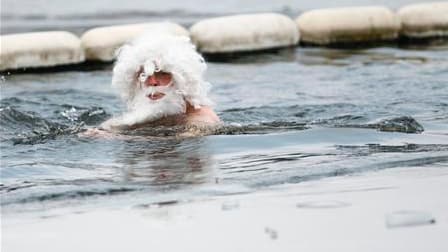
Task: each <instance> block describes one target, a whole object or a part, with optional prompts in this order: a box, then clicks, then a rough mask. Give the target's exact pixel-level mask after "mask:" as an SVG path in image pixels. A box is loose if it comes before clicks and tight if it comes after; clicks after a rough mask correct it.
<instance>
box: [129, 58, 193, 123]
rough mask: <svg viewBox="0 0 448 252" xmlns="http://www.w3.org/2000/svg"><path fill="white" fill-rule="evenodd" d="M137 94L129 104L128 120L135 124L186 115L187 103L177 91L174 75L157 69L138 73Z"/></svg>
mask: <svg viewBox="0 0 448 252" xmlns="http://www.w3.org/2000/svg"><path fill="white" fill-rule="evenodd" d="M134 85H135V87H134V88H135V89H136V93H135V96H134V97H133V99H132V100H131V102H130V104H129V108H130V110H131V111H132V113H131V114H129V115H128V119H129V120H130V121H132V123H133V124H135V123H143V122H146V121H152V120H155V119H158V118H161V117H164V116H169V115H178V114H182V113H185V111H186V102H185V100H184V97H183V95H182V94H181V93H180V92H179V91H178V90H177V89H176V85H175V80H174V77H173V74H171V73H169V72H165V71H161V70H159V69H157V71H154V70H152V69H149V71H147V72H145V71H144V67H143V66H142V67H141V68H140V69H139V70H138V71H137V72H136V83H135V84H134Z"/></svg>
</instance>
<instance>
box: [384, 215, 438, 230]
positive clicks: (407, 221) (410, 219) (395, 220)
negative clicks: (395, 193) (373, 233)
mask: <svg viewBox="0 0 448 252" xmlns="http://www.w3.org/2000/svg"><path fill="white" fill-rule="evenodd" d="M434 223H436V219H435V218H434V217H433V216H432V215H431V214H430V213H428V212H422V211H397V212H393V213H389V214H387V215H386V226H387V227H388V228H397V227H410V226H420V225H430V224H434Z"/></svg>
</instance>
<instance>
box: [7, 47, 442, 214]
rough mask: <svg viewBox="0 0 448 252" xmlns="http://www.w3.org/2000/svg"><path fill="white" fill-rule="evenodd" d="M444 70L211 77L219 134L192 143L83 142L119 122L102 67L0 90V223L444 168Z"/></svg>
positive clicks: (219, 69)
mask: <svg viewBox="0 0 448 252" xmlns="http://www.w3.org/2000/svg"><path fill="white" fill-rule="evenodd" d="M447 59H448V45H447V43H439V44H435V45H431V46H429V45H425V46H423V45H422V46H418V47H414V48H409V47H408V48H393V47H380V48H373V49H358V50H340V49H339V50H338V49H323V48H296V49H286V50H281V51H279V52H277V53H264V54H259V55H251V56H244V57H240V58H236V59H233V60H231V61H230V62H226V63H210V64H209V71H208V79H209V81H210V82H211V83H213V84H214V87H213V90H212V97H213V98H214V100H215V101H216V104H217V105H216V110H217V113H218V114H219V116H220V117H221V118H222V119H223V121H224V122H225V123H226V126H225V127H223V128H222V129H220V130H218V131H217V132H216V134H215V135H212V136H207V137H198V138H189V139H176V138H175V137H172V136H167V137H160V136H161V135H163V130H160V129H154V130H152V129H149V130H147V131H146V132H144V133H141V134H140V133H139V134H140V137H139V138H120V139H94V138H84V137H80V136H78V133H79V132H81V131H83V130H85V129H86V128H88V127H92V126H95V125H98V124H99V123H100V122H102V121H103V120H105V119H106V118H108V117H110V116H111V115H113V114H117V113H119V112H120V111H121V110H122V106H121V104H120V101H119V99H118V98H116V97H115V95H114V94H113V91H112V90H111V89H110V87H109V83H110V79H111V72H110V67H106V69H104V70H98V71H84V72H83V71H71V72H60V73H45V74H23V75H6V76H3V77H2V81H1V84H0V87H1V101H0V120H1V121H0V122H1V124H0V126H1V127H0V134H1V185H0V186H1V187H0V192H1V197H2V200H1V204H2V211H3V213H13V212H14V213H16V212H21V211H25V212H28V211H30V210H32V211H37V212H38V214H44V213H45V211H48V210H49V209H65V210H67V211H69V212H71V211H78V210H80V209H81V210H86V209H87V210H88V209H97V208H103V207H110V206H120V207H123V206H125V207H141V206H148V205H150V204H152V203H155V202H162V203H165V204H175V203H176V202H179V201H188V200H195V199H204V198H205V199H207V198H210V197H214V196H217V195H228V194H235V193H250V192H253V191H257V190H260V189H263V188H266V187H268V186H271V185H279V184H284V183H300V182H302V181H307V180H315V179H320V178H324V177H329V176H343V175H347V174H359V173H363V172H368V171H375V170H380V169H393V168H396V167H415V166H419V167H425V166H431V167H434V166H435V167H440V168H447V167H448V60H447ZM157 130H158V131H157ZM166 132H168V135H170V130H169V129H168V130H167V131H166ZM139 134H137V135H139ZM134 135H136V134H134ZM154 135H157V136H158V137H154ZM171 135H172V134H171ZM87 210H86V211H87Z"/></svg>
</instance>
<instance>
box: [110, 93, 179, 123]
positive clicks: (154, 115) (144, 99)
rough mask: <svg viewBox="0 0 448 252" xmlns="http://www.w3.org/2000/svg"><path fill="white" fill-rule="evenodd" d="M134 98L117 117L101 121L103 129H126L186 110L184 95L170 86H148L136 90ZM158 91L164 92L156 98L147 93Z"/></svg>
mask: <svg viewBox="0 0 448 252" xmlns="http://www.w3.org/2000/svg"><path fill="white" fill-rule="evenodd" d="M136 91H137V92H136V94H135V96H134V98H133V99H132V100H131V101H130V102H129V104H128V111H127V112H126V113H125V114H123V115H121V116H120V117H117V118H112V119H111V120H109V121H107V122H105V123H103V125H102V127H104V128H105V129H127V128H130V127H132V126H135V125H138V124H143V123H147V122H152V121H155V120H158V119H161V118H162V117H166V116H171V115H179V114H183V113H185V112H186V102H185V100H184V96H183V95H182V94H181V93H179V92H177V91H176V90H175V89H174V88H173V87H172V86H170V87H149V88H145V89H143V90H142V89H138V90H136ZM155 91H159V92H162V93H164V94H165V96H163V97H162V98H160V99H158V100H151V99H149V98H148V95H149V94H151V93H152V92H155Z"/></svg>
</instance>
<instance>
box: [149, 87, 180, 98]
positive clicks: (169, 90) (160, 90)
mask: <svg viewBox="0 0 448 252" xmlns="http://www.w3.org/2000/svg"><path fill="white" fill-rule="evenodd" d="M142 90H143V93H144V94H145V96H148V95H154V94H156V93H163V94H168V93H175V94H183V93H182V92H181V91H180V90H175V89H174V87H173V86H172V85H168V86H153V87H145V88H143V89H142Z"/></svg>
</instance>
